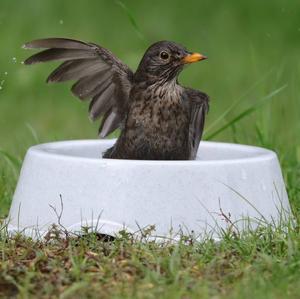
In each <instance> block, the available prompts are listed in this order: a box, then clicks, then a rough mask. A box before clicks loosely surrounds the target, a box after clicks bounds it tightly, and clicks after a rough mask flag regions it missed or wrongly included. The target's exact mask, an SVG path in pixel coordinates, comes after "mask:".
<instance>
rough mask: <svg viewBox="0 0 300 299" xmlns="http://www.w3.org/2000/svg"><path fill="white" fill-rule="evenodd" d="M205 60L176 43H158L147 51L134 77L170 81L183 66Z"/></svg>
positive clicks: (203, 57) (200, 55)
mask: <svg viewBox="0 0 300 299" xmlns="http://www.w3.org/2000/svg"><path fill="white" fill-rule="evenodd" d="M206 58H207V57H206V56H204V55H202V54H199V53H191V52H189V51H187V50H186V49H185V48H184V47H183V46H181V45H179V44H177V43H174V42H170V41H160V42H157V43H155V44H153V45H151V46H150V47H149V48H148V49H147V51H146V52H145V54H144V56H143V58H142V60H141V62H140V64H139V66H138V69H137V71H136V76H135V77H136V78H137V79H138V80H142V81H146V80H150V81H153V80H154V81H162V82H168V81H172V80H174V79H176V78H177V76H178V74H179V73H180V71H181V70H182V69H183V67H184V66H185V65H187V64H190V63H193V62H197V61H200V60H204V59H206Z"/></svg>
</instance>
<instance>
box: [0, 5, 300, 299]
mask: <svg viewBox="0 0 300 299" xmlns="http://www.w3.org/2000/svg"><path fill="white" fill-rule="evenodd" d="M51 36H61V37H63V36H64V37H74V38H78V39H82V40H86V41H92V42H95V43H99V44H101V45H103V46H105V47H107V48H109V49H111V50H112V51H113V52H114V53H115V54H116V55H117V56H118V57H119V58H121V59H122V60H123V61H125V62H126V63H127V64H128V65H129V66H130V67H132V68H133V69H135V68H136V66H137V65H138V63H139V59H140V58H141V56H142V55H143V53H144V51H145V48H147V47H148V46H149V45H150V44H151V43H152V42H155V41H157V40H162V39H168V40H174V41H177V42H179V43H182V44H184V45H185V46H186V47H187V48H188V49H190V50H192V51H199V52H201V53H203V54H206V55H207V56H208V57H209V59H208V60H207V61H205V62H203V63H199V64H195V65H192V66H191V67H189V69H186V70H185V71H184V72H183V73H182V74H181V76H180V82H181V83H182V84H183V85H186V86H191V87H193V88H197V89H200V90H203V91H205V92H206V93H208V94H209V95H210V97H211V107H210V112H209V115H208V118H207V122H206V130H205V135H204V139H209V140H219V141H227V142H237V143H245V144H252V145H257V146H263V147H266V148H269V149H272V150H274V151H276V152H277V154H278V157H279V160H280V162H281V166H282V171H283V175H284V179H285V182H286V186H287V190H288V194H289V199H290V203H291V206H292V209H293V212H294V215H295V218H296V222H295V223H291V224H288V225H286V226H285V227H278V228H277V229H276V230H275V231H272V230H270V228H269V227H264V228H261V229H260V230H258V231H256V232H253V233H248V234H243V235H239V234H232V233H225V232H224V236H223V239H222V240H221V241H220V242H218V243H216V242H214V241H212V240H206V241H204V242H194V241H193V240H187V239H185V238H183V240H182V241H181V242H180V243H179V244H177V245H174V244H170V243H163V244H156V243H153V242H152V243H151V242H143V240H139V239H136V237H135V236H131V235H128V234H126V233H125V232H123V233H122V234H121V235H120V236H119V237H118V238H117V239H116V240H115V241H114V242H110V241H107V240H103V239H101V238H99V236H98V237H97V236H95V235H88V236H86V237H84V238H74V237H70V238H68V239H67V240H65V239H62V238H61V237H60V236H59V235H58V234H57V232H56V231H55V229H54V231H53V232H52V234H51V235H49V238H48V239H47V241H45V242H35V241H33V240H30V239H24V238H23V237H22V236H16V237H15V238H8V237H7V235H6V233H5V227H3V229H2V230H1V233H0V297H1V298H2V297H3V298H6V297H18V298H55V297H59V296H61V297H62V298H155V297H158V298H299V296H300V287H299V286H300V283H299V281H300V232H299V219H300V218H299V215H300V121H299V112H300V84H299V82H300V59H299V53H300V3H299V1H297V0H290V1H283V0H273V1H260V0H253V1H237V0H229V1H215V2H212V1H209V0H202V1H196V0H195V1H188V2H187V1H186V2H184V3H183V2H182V1H179V0H176V1H172V0H166V1H156V0H155V1H152V2H149V1H137V0H136V1H134V0H128V1H123V2H119V1H109V0H89V1H82V0H80V1H76V2H75V1H70V0H64V1H59V0H51V1H50V0H45V1H36V0H28V1H20V0H14V1H10V0H2V1H1V5H0V38H1V39H0V43H1V44H0V45H1V50H0V51H1V55H0V218H1V219H3V218H5V217H6V216H7V214H8V210H9V206H10V203H11V199H12V195H13V191H14V188H15V185H16V182H17V178H18V173H19V170H20V166H21V162H22V159H23V157H24V155H25V153H26V150H27V148H28V147H29V146H31V145H34V144H36V143H41V142H48V141H55V140H63V139H87V138H96V137H97V127H98V125H99V124H98V123H91V122H90V121H89V120H88V118H87V109H88V107H87V105H85V104H84V103H81V102H80V101H78V100H77V99H76V98H74V97H73V96H72V95H71V93H70V91H69V88H70V86H71V84H58V85H46V84H45V79H46V77H47V75H48V74H49V73H50V71H51V70H52V69H53V67H54V66H55V65H56V64H55V63H54V64H50V65H49V64H48V65H37V66H32V67H27V66H24V65H23V64H22V63H21V62H22V61H23V60H24V59H25V58H26V57H28V55H30V52H28V51H25V50H24V49H22V48H21V45H22V44H23V43H24V42H26V41H29V40H32V39H35V38H41V37H51ZM115 134H117V133H115Z"/></svg>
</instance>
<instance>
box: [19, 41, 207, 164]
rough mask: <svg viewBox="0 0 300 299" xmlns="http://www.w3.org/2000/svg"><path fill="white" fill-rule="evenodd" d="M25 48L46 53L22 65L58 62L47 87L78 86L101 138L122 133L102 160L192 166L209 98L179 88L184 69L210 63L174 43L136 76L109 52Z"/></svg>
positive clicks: (71, 44) (54, 45) (88, 47)
mask: <svg viewBox="0 0 300 299" xmlns="http://www.w3.org/2000/svg"><path fill="white" fill-rule="evenodd" d="M23 47H24V48H30V49H31V48H43V49H46V50H44V51H42V52H39V53H37V54H35V55H33V56H31V57H29V58H28V59H27V60H26V61H25V62H24V63H25V64H35V63H39V62H46V61H54V60H60V61H64V62H63V63H62V64H61V65H60V66H59V67H58V68H57V69H55V70H54V71H53V72H52V73H51V74H50V76H49V77H48V79H47V82H63V81H67V80H76V81H77V82H76V83H75V84H74V85H73V86H72V89H71V90H72V92H73V94H74V95H75V96H77V97H79V98H80V99H81V100H89V101H90V105H89V115H90V118H91V119H92V120H96V119H98V118H100V117H102V123H101V126H100V129H99V135H100V137H101V138H104V137H106V136H107V135H108V134H110V133H111V132H113V131H114V130H116V129H117V128H120V129H121V134H120V137H119V138H118V139H117V142H116V143H115V145H114V146H113V147H112V148H110V149H108V150H107V151H106V152H105V153H104V154H103V157H104V158H114V159H141V160H192V159H195V158H196V154H197V150H198V146H199V142H200V139H201V136H202V132H203V127H204V120H205V115H206V113H207V111H208V96H207V95H206V94H205V93H203V92H200V91H198V90H194V89H191V88H186V87H183V86H181V85H179V84H178V75H179V73H180V72H181V70H182V69H183V67H184V66H185V65H186V64H190V63H193V62H196V61H200V60H203V59H206V57H205V56H203V55H201V54H199V53H190V52H188V51H187V50H186V49H185V48H184V47H183V46H181V45H179V44H176V43H174V42H170V41H160V42H157V43H155V44H153V45H151V46H150V47H149V48H148V49H147V51H146V53H145V54H144V56H143V58H142V60H141V62H140V64H139V66H138V68H137V70H136V72H135V73H133V72H132V71H131V70H130V68H129V67H128V66H127V65H126V64H124V63H123V62H122V61H121V60H119V59H118V58H117V57H115V56H114V55H113V54H112V53H111V52H110V51H109V50H107V49H105V48H103V47H101V46H98V45H96V44H93V43H85V42H82V41H77V40H73V39H66V38H48V39H39V40H34V41H32V42H29V43H26V44H25V45H24V46H23Z"/></svg>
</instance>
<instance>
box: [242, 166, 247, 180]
mask: <svg viewBox="0 0 300 299" xmlns="http://www.w3.org/2000/svg"><path fill="white" fill-rule="evenodd" d="M242 179H243V180H247V173H246V171H245V170H244V169H243V170H242Z"/></svg>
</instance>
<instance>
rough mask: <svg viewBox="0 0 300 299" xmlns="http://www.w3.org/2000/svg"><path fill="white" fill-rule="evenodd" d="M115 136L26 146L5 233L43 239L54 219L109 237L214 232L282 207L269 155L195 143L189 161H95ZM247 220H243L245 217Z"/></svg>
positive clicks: (278, 214) (267, 217)
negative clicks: (147, 229)
mask: <svg viewBox="0 0 300 299" xmlns="http://www.w3.org/2000/svg"><path fill="white" fill-rule="evenodd" d="M114 142H115V140H78V141H62V142H53V143H47V144H41V145H36V146H33V147H31V148H30V149H29V150H28V152H27V154H26V157H25V160H24V163H23V167H22V170H21V173H20V178H19V182H18V184H17V188H16V191H15V194H14V197H13V201H12V205H11V209H10V212H9V216H8V218H7V219H8V230H9V231H10V232H16V231H19V232H23V233H24V234H26V235H30V236H31V237H37V236H43V235H44V234H45V233H46V232H47V231H48V229H49V227H50V226H51V225H52V224H55V223H56V224H57V223H59V224H60V225H61V226H63V227H64V228H66V229H67V230H69V231H71V232H78V231H80V230H81V229H82V227H89V228H90V229H93V230H94V231H97V232H99V233H102V234H107V235H112V236H114V235H115V234H117V233H118V232H119V231H120V230H123V229H126V230H127V231H129V232H139V231H140V230H141V229H143V228H145V227H148V226H149V225H153V226H155V232H154V234H155V235H156V236H159V237H170V238H175V239H176V238H178V236H179V235H178V234H184V235H186V234H189V235H190V234H193V235H194V236H196V237H203V236H204V235H205V236H206V235H207V234H210V235H211V236H212V237H217V235H218V233H219V232H220V229H226V227H228V226H231V227H235V228H238V229H249V227H251V228H255V227H256V226H257V225H258V224H259V223H261V222H263V223H271V224H275V225H276V224H278V223H279V222H280V221H282V215H283V214H284V215H285V216H288V215H289V213H290V207H289V202H288V197H287V193H286V190H285V185H284V181H283V178H282V174H281V169H280V166H279V163H278V159H277V156H276V154H275V153H274V152H272V151H270V150H266V149H263V148H258V147H253V146H246V145H237V144H229V143H217V142H201V144H200V147H199V152H198V158H197V160H195V161H142V160H118V159H116V160H113V159H102V158H101V153H102V152H103V151H105V150H106V149H107V148H109V147H110V146H112V145H113V143H114ZM246 220H247V221H246Z"/></svg>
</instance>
